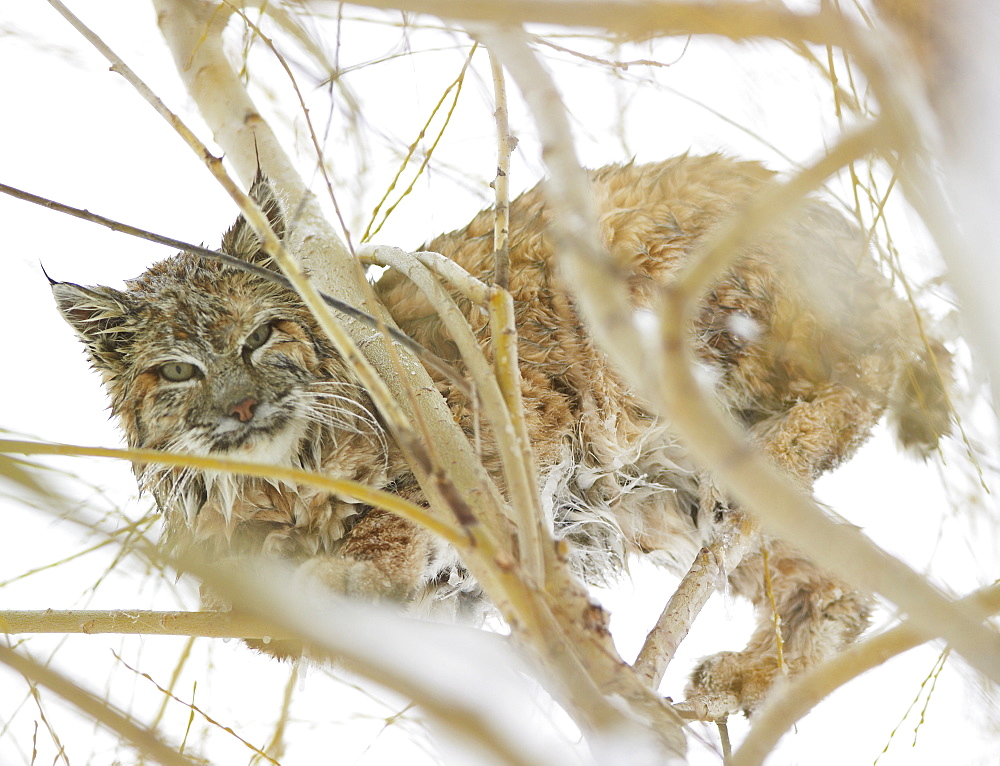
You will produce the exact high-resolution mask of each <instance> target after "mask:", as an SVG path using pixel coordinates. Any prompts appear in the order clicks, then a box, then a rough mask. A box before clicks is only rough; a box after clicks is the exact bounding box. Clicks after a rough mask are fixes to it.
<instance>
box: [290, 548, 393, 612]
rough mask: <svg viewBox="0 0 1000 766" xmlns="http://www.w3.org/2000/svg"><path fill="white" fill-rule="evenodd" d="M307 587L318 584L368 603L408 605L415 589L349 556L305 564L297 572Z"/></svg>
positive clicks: (365, 562) (321, 559)
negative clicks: (403, 602) (384, 602)
mask: <svg viewBox="0 0 1000 766" xmlns="http://www.w3.org/2000/svg"><path fill="white" fill-rule="evenodd" d="M296 578H297V579H298V578H302V580H303V581H305V582H304V583H303V584H304V585H305V586H306V587H308V586H309V585H311V584H315V583H319V584H321V585H323V586H324V587H326V588H328V589H330V590H332V591H334V592H335V593H341V594H343V595H345V596H351V597H352V598H357V599H362V600H365V601H397V602H399V601H407V600H408V599H409V598H410V597H411V595H412V589H411V588H408V587H406V586H405V585H404V584H402V583H400V582H398V581H394V580H393V578H391V577H389V576H387V575H386V573H385V572H383V571H381V570H380V569H379V568H378V567H377V566H376V565H375V563H374V562H371V561H367V560H364V559H355V558H349V557H346V556H326V557H323V558H315V559H310V560H309V561H306V562H305V563H303V564H302V565H301V566H299V568H298V570H297V571H296Z"/></svg>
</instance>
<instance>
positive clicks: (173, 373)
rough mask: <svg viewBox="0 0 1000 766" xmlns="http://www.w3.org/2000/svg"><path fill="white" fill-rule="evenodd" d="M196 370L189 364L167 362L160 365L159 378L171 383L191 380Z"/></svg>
mask: <svg viewBox="0 0 1000 766" xmlns="http://www.w3.org/2000/svg"><path fill="white" fill-rule="evenodd" d="M197 371H198V368H197V367H195V366H194V365H193V364H191V363H190V362H167V363H166V364H162V365H160V377H161V378H163V379H164V380H169V381H171V382H172V383H180V382H182V381H185V380H191V378H193V377H194V375H195V373H196V372H197Z"/></svg>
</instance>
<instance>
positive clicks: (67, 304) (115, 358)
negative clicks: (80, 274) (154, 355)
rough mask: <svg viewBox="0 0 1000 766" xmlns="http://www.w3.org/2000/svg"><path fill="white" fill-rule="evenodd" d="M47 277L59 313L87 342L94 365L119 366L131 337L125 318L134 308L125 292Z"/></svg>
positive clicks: (112, 368) (112, 369) (110, 367)
mask: <svg viewBox="0 0 1000 766" xmlns="http://www.w3.org/2000/svg"><path fill="white" fill-rule="evenodd" d="M46 276H48V275H46ZM49 281H50V283H51V286H52V295H53V297H54V298H55V300H56V306H58V308H59V313H61V314H62V316H63V319H65V320H66V321H67V322H68V323H69V324H70V326H71V327H72V328H73V329H74V330H76V333H77V335H79V336H80V338H81V339H82V340H83V342H84V344H86V346H87V351H88V353H89V355H90V361H91V362H92V363H93V365H94V367H96V368H98V369H100V370H108V371H115V370H117V369H118V368H120V367H121V358H122V354H123V350H124V346H125V345H126V344H127V343H128V341H130V340H131V338H132V330H131V328H130V322H129V321H128V320H129V318H130V316H131V315H132V314H133V313H134V312H133V310H132V302H131V300H130V299H129V297H128V295H127V294H126V293H123V292H120V291H118V290H115V289H113V288H110V287H81V286H80V285H74V284H72V283H71V282H56V281H53V280H52V279H51V277H50V278H49Z"/></svg>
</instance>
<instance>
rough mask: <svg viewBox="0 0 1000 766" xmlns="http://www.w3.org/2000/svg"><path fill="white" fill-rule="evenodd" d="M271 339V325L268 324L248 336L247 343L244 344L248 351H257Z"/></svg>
mask: <svg viewBox="0 0 1000 766" xmlns="http://www.w3.org/2000/svg"><path fill="white" fill-rule="evenodd" d="M270 337H271V323H270V322H266V323H265V324H262V325H261V326H260V327H258V328H257V329H256V330H254V331H253V332H252V333H250V334H249V335H248V336H247V339H246V342H245V343H244V344H243V345H244V347H245V348H246V350H247V351H255V350H257V349H258V348H260V347H261V346H263V345H264V344H265V343H267V339H268V338H270Z"/></svg>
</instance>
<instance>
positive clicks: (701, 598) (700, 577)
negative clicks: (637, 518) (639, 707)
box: [632, 511, 757, 689]
mask: <svg viewBox="0 0 1000 766" xmlns="http://www.w3.org/2000/svg"><path fill="white" fill-rule="evenodd" d="M756 538H757V525H756V524H755V523H753V522H752V521H751V519H750V518H749V517H747V516H746V515H745V514H743V513H740V512H738V511H730V512H729V513H728V514H727V516H726V518H725V520H724V522H723V523H722V524H720V525H719V526H718V527H717V529H716V531H715V534H714V536H713V539H712V542H711V544H710V545H709V546H708V547H707V548H702V549H701V550H700V551H699V552H698V555H697V556H696V557H695V560H694V563H693V564H692V565H691V568H690V569H689V570H688V573H687V574H686V575H684V578H683V579H682V580H681V582H680V584H679V585H678V586H677V590H676V591H675V592H674V594H673V595H672V596H671V597H670V600H669V601H668V602H667V605H666V607H664V609H663V612H662V613H661V614H660V618H659V619H658V620H657V621H656V625H655V626H654V627H653V629H652V630H651V631H650V632H649V635H647V636H646V641H645V643H643V645H642V649H641V650H640V651H639V656H638V657H637V658H636V661H635V663H634V664H633V666H632V667H633V669H634V670H635V672H636V673H637V674H638V675H639V676H640V677H641V678H642V679H643V680H644V681H646V683H648V684H649V686H650V688H651V689H656V688H657V687H658V686H659V685H660V681H661V680H663V674H664V673H665V672H666V670H667V666H668V665H669V664H670V662H671V660H673V658H674V654H675V653H676V652H677V647H679V646H680V644H681V642H682V641H683V640H684V639H685V638H686V637H687V634H688V632H689V631H690V630H691V626H692V625H693V624H694V621H695V620H696V619H697V617H698V615H699V614H700V613H701V610H702V608H703V607H704V606H705V604H706V603H707V602H708V599H709V598H710V597H711V595H712V594H713V593H715V591H716V590H717V589H718V587H719V583H721V582H725V579H726V577H727V576H728V575H729V573H730V572H732V570H733V569H735V568H736V567H737V566H738V565H739V563H740V561H741V560H742V559H743V556H744V555H745V554H746V552H747V551H748V550H749V549H750V546H752V545H753V543H754V542H755V541H756Z"/></svg>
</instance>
